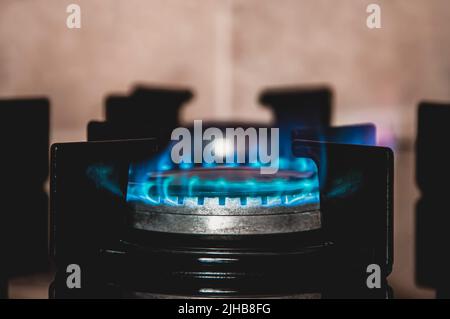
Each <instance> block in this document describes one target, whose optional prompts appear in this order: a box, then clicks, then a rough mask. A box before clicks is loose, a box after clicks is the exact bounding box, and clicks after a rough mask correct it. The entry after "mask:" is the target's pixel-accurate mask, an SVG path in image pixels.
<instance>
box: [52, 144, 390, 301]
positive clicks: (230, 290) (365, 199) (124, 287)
mask: <svg viewBox="0 0 450 319" xmlns="http://www.w3.org/2000/svg"><path fill="white" fill-rule="evenodd" d="M160 152H161V151H160ZM291 154H292V156H293V158H280V165H279V170H278V173H276V174H273V175H261V174H259V172H260V170H259V168H260V167H258V165H255V166H251V165H240V164H239V165H229V166H227V165H226V164H223V165H215V166H208V165H201V164H199V165H197V164H193V165H190V166H185V165H176V164H173V163H172V165H169V164H170V163H169V162H167V161H164V158H162V157H161V156H160V155H161V154H160V153H158V146H157V144H156V142H155V140H129V141H114V142H88V143H67V144H57V145H54V146H53V148H52V180H51V190H52V191H51V194H52V201H51V202H52V210H51V216H52V255H53V258H54V260H55V261H56V267H57V274H56V277H55V281H54V283H53V284H52V287H51V289H50V291H51V294H52V296H54V297H56V298H105V297H110V298H122V297H133V298H138V297H144V298H158V297H174V296H183V297H186V298H197V297H201V298H224V297H225V298H238V297H248V296H251V297H253V298H264V297H267V296H270V297H293V298H298V297H300V296H309V295H310V294H313V295H314V296H320V297H322V298H385V297H386V296H387V291H389V287H388V285H387V281H386V277H387V276H388V275H389V273H390V272H391V269H392V176H393V175H392V170H393V165H392V153H391V151H390V150H388V149H385V148H381V147H368V146H361V145H345V144H337V143H317V142H307V141H303V140H294V141H293V143H292V152H291ZM283 155H284V154H283ZM169 159H170V156H169ZM74 263H75V264H77V265H80V267H81V270H82V274H83V276H84V277H83V278H84V279H83V280H84V281H83V285H82V287H81V288H80V289H71V288H70V287H67V285H66V283H67V276H68V274H67V271H66V270H67V267H68V265H70V264H74ZM371 264H377V265H379V266H380V267H381V272H382V273H381V276H382V279H381V288H380V289H369V288H368V286H367V284H366V280H367V266H368V265H371ZM330 265H332V267H330Z"/></svg>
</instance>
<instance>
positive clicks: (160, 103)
mask: <svg viewBox="0 0 450 319" xmlns="http://www.w3.org/2000/svg"><path fill="white" fill-rule="evenodd" d="M192 97H193V93H192V92H191V91H190V90H188V89H177V88H166V87H145V86H138V87H136V88H135V89H134V90H133V92H132V93H131V94H130V95H128V96H119V95H110V96H108V97H107V98H106V101H105V117H106V119H105V121H104V122H97V121H92V122H90V123H89V124H88V140H89V141H104V140H124V139H140V138H148V137H155V138H157V140H158V141H159V142H162V143H166V141H169V140H170V134H171V133H172V131H173V129H174V128H176V127H178V126H180V123H179V116H178V113H179V110H180V108H181V107H182V106H183V104H185V103H187V102H188V101H189V100H190V99H191V98H192Z"/></svg>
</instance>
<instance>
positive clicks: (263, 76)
mask: <svg viewBox="0 0 450 319" xmlns="http://www.w3.org/2000/svg"><path fill="white" fill-rule="evenodd" d="M71 3H76V4H78V5H80V7H81V21H82V22H81V29H68V28H67V27H66V18H67V16H68V13H66V8H67V6H68V5H69V4H71ZM370 3H377V4H378V5H380V6H381V10H382V11H381V19H382V28H381V29H369V28H368V27H367V26H366V19H367V16H368V15H369V14H368V13H366V8H367V6H368V5H369V4H370ZM449 38H450V2H449V1H448V0H432V1H427V0H377V1H375V0H372V1H366V0H341V1H339V2H337V1H333V0H277V1H274V0H214V1H205V0H203V1H202V0H150V1H149V0H127V1H123V0H122V1H120V0H108V1H105V0H77V1H75V0H71V1H66V0H39V1H32V0H21V1H17V0H2V1H1V2H0V98H9V97H26V96H36V95H37V96H47V97H48V98H49V99H50V101H51V107H52V109H51V142H52V143H53V142H67V141H81V140H86V125H87V123H88V122H89V121H90V120H94V119H102V118H103V103H104V99H105V96H107V95H109V94H111V93H119V94H126V93H128V92H129V91H130V89H131V88H132V87H133V86H134V85H136V84H150V85H168V86H180V87H188V88H191V89H192V90H193V91H194V92H195V97H194V99H193V100H192V101H191V102H190V103H188V104H187V105H186V106H185V107H184V109H183V110H182V121H183V122H185V123H189V122H191V121H192V120H194V119H205V120H206V119H214V120H225V119H226V120H242V121H247V120H251V121H267V122H270V121H271V119H272V114H271V113H270V112H269V110H268V109H267V108H263V107H261V105H259V104H258V95H259V93H260V92H261V90H262V89H264V88H267V87H273V86H315V85H328V86H330V87H331V88H332V89H333V90H334V93H335V95H334V109H333V115H332V116H333V120H332V122H333V124H335V125H341V124H353V123H361V122H373V123H374V124H376V125H377V128H378V142H379V144H381V145H387V146H390V147H392V148H393V149H394V151H395V155H396V163H395V165H396V177H395V259H394V271H393V273H392V275H391V276H390V284H391V285H392V286H393V288H394V291H395V295H396V296H397V297H402V298H415V297H417V298H419V297H423V298H432V297H434V292H433V291H432V290H429V289H422V288H420V287H418V286H417V285H416V284H415V280H414V271H415V270H414V205H415V201H416V198H417V196H418V191H417V189H416V186H415V176H414V140H415V134H416V131H415V127H416V113H417V105H418V103H419V101H421V100H434V101H448V100H450V59H449V57H450V41H449ZM50 278H51V274H47V275H40V276H32V277H27V278H17V279H14V280H13V281H12V282H11V283H10V296H11V297H19V298H20V297H42V298H45V297H46V296H47V285H48V282H49V280H50Z"/></svg>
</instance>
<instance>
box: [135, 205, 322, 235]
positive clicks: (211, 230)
mask: <svg viewBox="0 0 450 319" xmlns="http://www.w3.org/2000/svg"><path fill="white" fill-rule="evenodd" d="M131 222H132V226H133V227H134V228H136V229H141V230H148V231H158V232H166V233H180V234H203V235H256V234H283V233H294V232H302V231H308V230H314V229H319V228H320V227H321V219H320V211H318V210H314V211H309V212H301V213H291V214H286V213H282V214H271V215H268V214H266V215H220V216H219V215H185V214H168V213H156V212H143V211H136V212H134V213H133V214H132V221H131Z"/></svg>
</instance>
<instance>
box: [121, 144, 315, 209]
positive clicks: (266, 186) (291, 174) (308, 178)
mask: <svg viewBox="0 0 450 319" xmlns="http://www.w3.org/2000/svg"><path fill="white" fill-rule="evenodd" d="M262 165H263V164H261V163H259V162H257V163H251V164H249V163H245V164H237V163H231V164H227V163H224V164H215V163H213V164H205V163H203V164H188V163H181V164H174V163H173V162H172V160H171V158H170V152H169V151H165V152H163V153H161V154H159V155H157V156H155V157H154V158H152V159H149V160H147V161H144V162H140V163H133V164H131V165H130V168H129V174H128V187H127V197H126V199H127V201H128V202H141V203H144V204H146V205H150V206H160V205H166V206H191V207H192V206H202V205H206V204H209V205H210V204H211V203H212V202H214V203H215V205H219V206H223V205H229V204H230V203H234V204H236V203H237V204H239V205H241V206H252V207H275V206H300V205H308V204H315V205H318V204H319V202H320V199H319V198H320V195H319V181H318V169H317V166H316V164H315V162H314V161H313V160H312V159H309V158H293V157H287V156H284V157H282V158H280V160H279V171H278V173H276V174H274V175H261V174H260V167H261V166H262Z"/></svg>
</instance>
